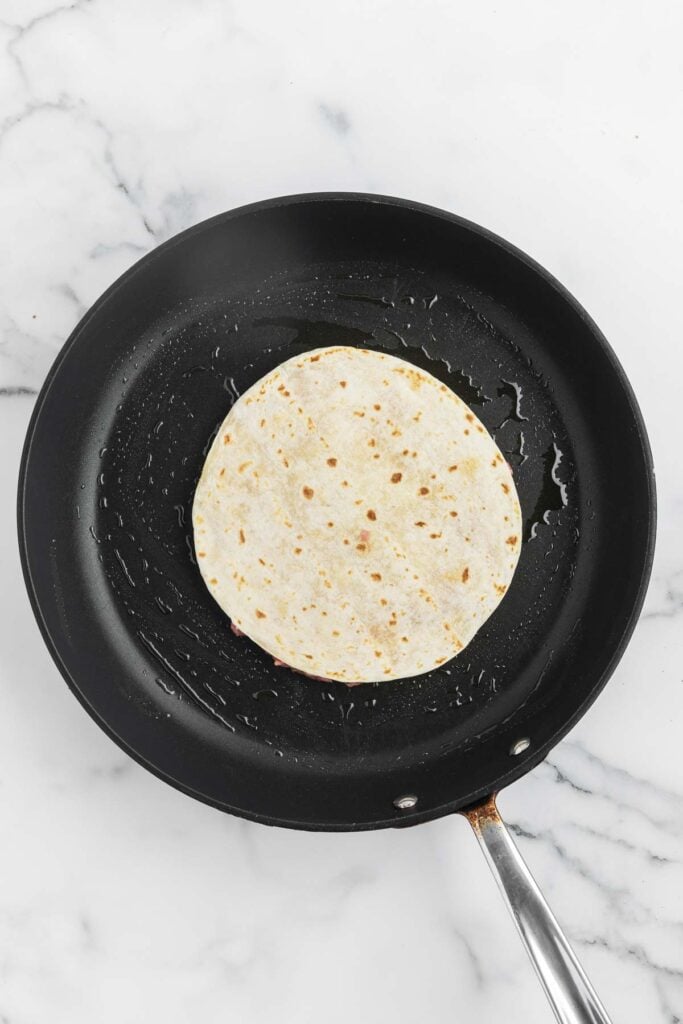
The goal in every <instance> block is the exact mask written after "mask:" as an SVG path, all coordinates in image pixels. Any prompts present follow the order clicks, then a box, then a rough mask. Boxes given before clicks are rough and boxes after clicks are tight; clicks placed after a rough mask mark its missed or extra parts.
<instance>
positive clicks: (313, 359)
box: [311, 356, 320, 363]
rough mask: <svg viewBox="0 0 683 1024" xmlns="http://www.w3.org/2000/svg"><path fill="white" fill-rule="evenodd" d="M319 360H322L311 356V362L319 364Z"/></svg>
mask: <svg viewBox="0 0 683 1024" xmlns="http://www.w3.org/2000/svg"><path fill="white" fill-rule="evenodd" d="M319 359H320V356H311V362H312V363H317V362H318V360H319Z"/></svg>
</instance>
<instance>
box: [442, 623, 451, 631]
mask: <svg viewBox="0 0 683 1024" xmlns="http://www.w3.org/2000/svg"><path fill="white" fill-rule="evenodd" d="M443 628H444V629H447V630H449V631H450V628H451V627H450V626H449V624H448V623H447V622H444V624H443Z"/></svg>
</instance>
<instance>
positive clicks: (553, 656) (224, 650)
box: [19, 193, 655, 1022]
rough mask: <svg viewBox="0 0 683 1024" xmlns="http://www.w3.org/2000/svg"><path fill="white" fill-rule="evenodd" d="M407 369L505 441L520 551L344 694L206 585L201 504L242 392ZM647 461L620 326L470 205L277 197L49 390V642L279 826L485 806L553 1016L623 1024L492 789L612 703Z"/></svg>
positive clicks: (45, 607)
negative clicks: (605, 700)
mask: <svg viewBox="0 0 683 1024" xmlns="http://www.w3.org/2000/svg"><path fill="white" fill-rule="evenodd" d="M339 343H341V344H346V345H360V346H364V347H371V348H378V349H383V350H387V351H391V352H394V353H396V354H397V355H399V356H401V357H403V358H405V359H408V360H411V361H412V362H414V363H416V364H417V365H419V366H422V367H425V368H427V369H428V370H429V371H430V372H431V373H433V374H435V375H436V376H437V377H440V378H441V379H442V380H444V381H445V382H446V383H448V385H449V386H450V387H452V388H453V390H454V391H456V392H457V393H458V394H459V395H460V396H461V397H462V398H463V399H464V400H465V401H466V402H468V403H469V404H470V405H471V406H472V407H473V408H475V411H476V412H477V415H478V416H479V417H480V419H481V420H482V421H483V422H484V424H485V425H486V426H487V427H488V429H489V430H490V431H491V432H492V434H493V435H494V436H495V438H496V440H497V442H498V444H499V446H500V447H501V449H502V450H503V451H504V452H505V453H506V457H507V458H508V460H509V462H510V464H511V466H512V469H513V473H514V477H515V481H516V484H517V488H518V491H519V494H520V499H521V504H522V510H523V514H524V521H525V533H524V544H523V547H522V554H521V558H520V563H519V566H518V569H517V573H516V575H515V578H514V580H513V583H512V586H511V588H510V591H509V592H508V594H507V595H506V597H505V599H504V600H503V602H502V603H501V605H500V607H499V608H498V609H497V610H496V612H495V613H494V615H493V616H492V617H491V618H490V619H489V621H488V622H487V623H486V624H485V625H484V627H483V628H482V629H481V631H480V632H479V633H478V635H477V636H476V637H475V639H474V640H473V641H472V643H471V644H470V645H469V646H468V647H467V649H466V650H465V651H464V652H463V653H462V654H461V655H460V656H459V657H458V658H456V659H455V660H453V661H451V662H450V663H448V664H447V665H444V666H442V667H441V668H439V669H436V670H435V671H433V672H431V673H428V674H427V675H422V676H420V677H418V678H415V679H405V680H402V681H400V682H397V683H384V684H368V685H363V686H359V687H355V688H353V689H347V688H346V687H345V686H343V685H342V684H337V683H323V682H319V681H317V680H312V679H308V678H305V677H303V676H301V675H297V674H295V673H294V672H292V671H290V670H289V669H287V668H284V667H276V666H275V665H274V664H273V661H272V659H271V658H269V657H268V655H267V654H265V653H264V652H263V651H261V650H260V649H258V648H257V647H256V646H255V645H254V644H253V643H251V641H249V640H248V639H246V638H238V637H236V636H234V635H233V634H232V633H231V632H230V630H229V629H228V623H227V620H226V618H225V617H224V616H223V614H222V613H221V611H220V609H219V608H218V607H217V606H216V605H215V604H214V602H213V601H212V599H211V598H210V596H209V594H208V592H207V591H206V589H205V587H204V584H203V582H202V580H201V577H200V574H199V572H198V570H197V566H196V562H195V557H194V550H193V543H192V536H191V526H190V509H191V504H192V497H193V492H194V487H195V484H196V481H197V479H198V476H199V472H200V470H201V467H202V463H203V460H204V457H205V454H206V452H207V450H208V446H209V444H210V443H211V440H212V437H213V434H214V432H215V430H216V429H217V427H218V425H219V424H220V422H221V421H222V419H223V418H224V416H225V414H226V412H227V410H228V408H229V406H230V404H231V403H232V402H233V401H234V400H235V398H236V397H237V396H238V395H239V394H240V393H241V392H242V391H243V390H244V389H245V388H246V387H248V386H249V385H250V384H252V383H253V382H254V381H255V380H257V379H258V378H259V377H260V376H262V375H263V374H264V373H266V372H267V371H268V370H270V369H272V368H273V367H274V366H275V365H277V364H278V363H279V362H281V361H283V360H284V359H286V358H288V357H290V356H292V355H294V354H296V353H297V352H299V351H305V350H307V349H311V348H315V347H319V346H322V345H327V344H339ZM654 524H655V499H654V482H653V470H652V461H651V456H650V451H649V447H648V442H647V437H646V433H645V429H644V426H643V422H642V419H641V416H640V413H639V411H638V407H637V405H636V402H635V399H634V397H633V393H632V391H631V388H630V386H629V384H628V381H627V380H626V377H625V376H624V373H623V371H622V369H621V367H620V366H619V363H618V362H617V360H616V358H615V356H614V354H613V352H612V351H611V349H610V348H609V346H608V344H607V342H606V341H605V339H604V337H603V336H602V334H601V333H600V331H599V330H598V328H597V327H596V326H595V324H594V323H593V322H592V321H591V319H590V318H589V317H588V315H587V314H586V313H585V311H584V310H583V309H582V308H581V307H580V306H579V304H578V303H577V302H576V301H575V300H574V299H573V298H572V297H571V296H570V295H569V294H568V293H567V292H566V291H565V289H564V288H562V287H561V285H559V284H558V282H557V281H555V280H554V279H553V278H552V277H551V276H550V275H549V274H548V273H546V271H544V270H543V269H542V268H541V267H539V266H538V265H537V264H536V263H534V262H533V261H532V260H530V259H529V258H528V257H527V256H525V255H524V254H523V253H521V252H519V250H517V249H515V248H514V247H513V246H511V245H509V244H508V243H507V242H505V241H503V240H502V239H500V238H497V237H496V236H494V235H492V234H490V233H489V232H488V231H485V230H483V229H482V228H480V227H477V226H476V225H474V224H471V223H469V222H467V221H464V220H462V219H460V218H458V217H455V216H452V215H450V214H447V213H444V212H442V211H440V210H435V209H432V208H429V207H425V206H421V205H419V204H416V203H411V202H406V201H403V200H398V199H391V198H386V197H382V196H373V195H356V194H345V193H342V194H336V193H331V194H328V193H323V194H313V195H304V196H293V197H288V198H284V199H275V200H271V201H268V202H261V203H257V204H254V205H252V206H247V207H243V208H242V209H239V210H235V211H232V212H230V213H226V214H223V215H221V216H218V217H214V218H213V219H211V220H208V221H206V222H204V223H202V224H199V225H197V226H196V227H194V228H191V229H190V230H189V231H186V232H184V233H183V234H181V235H178V236H177V237H175V238H173V239H171V240H170V241H169V242H166V243H165V244H164V245H162V246H160V247H159V248H158V249H156V250H155V251H154V252H152V253H151V254H149V255H148V256H146V257H144V258H143V259H142V260H140V262H139V263H137V264H136V265H135V266H134V267H133V268H132V269H131V270H130V271H129V272H128V273H126V274H124V276H123V277H121V278H120V279H119V281H117V282H116V283H115V284H114V285H113V286H112V287H111V288H110V289H109V290H108V291H107V292H106V293H105V294H104V295H103V296H102V298H101V299H99V301H98V302H97V303H96V304H95V305H94V306H93V308H92V309H91V310H90V312H89V313H88V314H87V315H86V316H85V317H84V319H83V320H82V321H81V323H80V324H79V325H78V327H77V328H76V330H75V331H74V333H73V334H72V336H71V338H70V339H69V341H68V342H67V344H66V345H65V347H64V349H63V350H62V352H61V353H60V355H59V357H58V359H57V361H56V362H55V365H54V366H53V368H52V370H51V372H50V374H49V376H48V379H47V381H46V383H45V385H44V387H43V390H42V392H41V394H40V396H39V398H38V401H37V403H36V407H35V411H34V414H33V417H32V420H31V424H30V427H29V431H28V437H27V440H26V445H25V449H24V455H23V461H22V466H21V474H20V481H19V538H20V547H21V555H22V561H23V569H24V575H25V579H26V584H27V587H28V591H29V595H30V598H31V601H32V604H33V609H34V612H35V615H36V618H37V620H38V623H39V626H40V628H41V631H42V633H43V637H44V639H45V641H46V643H47V645H48V647H49V649H50V651H51V653H52V656H53V658H54V659H55V661H56V663H57V665H58V667H59V669H60V671H61V672H62V674H63V676H64V678H65V679H66V681H67V683H68V684H69V686H70V687H71V689H72V690H73V692H74V693H75V695H76V696H77V697H78V698H79V700H80V701H81V702H82V703H83V705H84V706H85V707H86V709H87V710H88V712H89V713H90V714H91V715H92V716H93V717H94V718H95V720H96V721H97V722H98V723H99V724H100V725H101V726H102V728H103V729H104V730H105V731H106V732H107V733H108V734H109V735H110V736H111V737H112V738H113V739H114V740H116V742H117V743H118V744H119V745H120V746H121V747H123V748H124V750H126V751H127V752H128V753H129V754H130V755H131V756H132V757H134V758H135V759H136V760H138V761H139V762H140V763H141V764H143V765H145V767H147V768H149V769H150V770H151V771H153V772H154V773H155V774H157V775H158V776H160V777H161V778H163V779H165V780H166V781H167V782H170V783H171V784H172V785H174V786H176V787H177V788H179V789H181V790H182V791H184V792H185V793H188V794H190V795H191V796H194V797H196V798H198V799H200V800H204V801H206V802H207V803H210V804H213V805H214V806H216V807H219V808H221V809H222V810H226V811H230V812H232V813H234V814H239V815H242V816H244V817H246V818H251V819H253V820H255V821H260V822H264V823H267V824H272V825H285V826H289V827H293V828H303V829H327V830H360V829H369V828H384V827H388V826H403V825H413V824H417V823H419V822H422V821H427V820H429V819H431V818H436V817H438V816H440V815H443V814H449V813H451V812H454V811H463V812H464V813H466V814H467V816H468V817H469V820H470V822H471V823H472V825H473V826H474V829H475V832H476V834H477V836H478V838H479V839H480V841H481V843H482V845H483V846H484V849H485V851H486V853H487V856H488V858H489V861H490V863H491V865H492V867H493V870H494V873H495V874H496V875H497V877H498V880H499V881H500V883H501V885H502V886H503V887H504V889H505V891H506V894H507V899H508V902H509V904H510V906H511V909H512V912H513V915H514V917H515V920H516V922H517V924H518V927H519V928H520V931H521V932H522V936H523V938H524V940H525V942H526V944H527V948H528V949H529V952H530V954H531V956H532V959H533V960H534V963H535V966H536V968H537V970H538V972H539V974H540V975H541V978H542V981H543V984H544V986H545V988H546V991H547V993H548V995H549V997H550V999H551V1002H552V1003H553V1007H554V1010H555V1013H556V1014H557V1017H558V1019H559V1020H561V1021H564V1022H570V1021H571V1022H579V1021H581V1022H584V1021H606V1020H607V1017H606V1014H605V1011H604V1009H602V1007H601V1005H600V1003H599V1002H598V1000H597V997H596V996H595V993H594V992H593V990H592V989H591V987H590V985H589V983H588V981H587V980H586V978H585V975H584V974H583V972H582V971H581V968H580V967H579V965H578V963H577V962H576V959H575V958H574V955H573V953H572V952H571V950H570V948H569V946H568V945H567V942H566V940H565V939H564V938H563V936H562V934H561V932H560V931H559V929H558V927H557V924H556V922H555V920H554V918H553V917H552V915H551V913H550V911H549V910H548V908H547V906H546V905H545V903H544V902H543V899H542V897H541V895H540V892H539V891H538V889H537V888H536V886H535V883H534V882H533V880H532V879H531V876H530V875H529V874H528V871H527V870H526V868H525V866H524V864H523V862H522V861H521V859H520V857H519V854H518V853H517V852H516V850H515V849H514V847H513V846H512V842H511V839H510V837H509V835H508V834H507V832H506V831H505V827H504V825H503V824H502V822H501V820H500V818H499V816H498V814H497V811H496V809H495V804H494V802H493V796H492V795H493V794H495V793H496V792H497V791H498V790H500V789H501V788H502V787H504V786H507V785H508V784H509V783H511V782H513V781H514V780H515V779H517V778H519V777H520V776H521V775H523V774H525V773H526V772H527V771H529V770H530V769H531V768H533V767H534V765H536V764H538V762H539V761H541V760H542V759H543V757H544V756H545V755H546V754H547V752H548V751H549V750H550V748H551V747H552V746H553V745H554V744H555V743H557V742H558V741H559V740H560V739H561V738H562V737H563V736H564V735H565V734H566V733H567V732H568V730H569V729H570V728H571V727H572V725H574V723H575V722H576V721H577V720H578V719H579V718H580V716H581V715H582V714H583V713H584V711H586V709H587V708H588V707H589V705H590V704H591V703H592V701H593V700H594V699H595V698H596V696H597V695H598V693H599V692H600V690H601V689H602V687H603V686H604V684H605V682H606V681H607V679H608V678H609V676H610V674H611V672H612V671H613V669H614V667H615V666H616V664H617V661H618V660H619V657H620V656H621V654H622V652H623V650H624V647H625V645H626V643H627V641H628V638H629V636H630V634H631V631H632V629H633V626H634V624H635V622H636V619H637V617H638V613H639V610H640V607H641V604H642V600H643V597H644V592H645V588H646V585H647V580H648V577H649V571H650V565H651V560H652V551H653V543H654Z"/></svg>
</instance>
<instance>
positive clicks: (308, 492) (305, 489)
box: [301, 487, 315, 501]
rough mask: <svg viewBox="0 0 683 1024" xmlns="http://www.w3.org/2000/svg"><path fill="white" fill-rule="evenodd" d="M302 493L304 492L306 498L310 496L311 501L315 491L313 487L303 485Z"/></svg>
mask: <svg viewBox="0 0 683 1024" xmlns="http://www.w3.org/2000/svg"><path fill="white" fill-rule="evenodd" d="M301 493H302V494H303V496H304V498H308V500H309V501H310V500H311V498H312V497H313V495H314V494H315V491H314V490H313V488H312V487H302V489H301Z"/></svg>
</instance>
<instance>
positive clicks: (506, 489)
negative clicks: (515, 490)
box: [500, 484, 510, 494]
mask: <svg viewBox="0 0 683 1024" xmlns="http://www.w3.org/2000/svg"><path fill="white" fill-rule="evenodd" d="M500 486H501V487H502V488H503V490H504V491H505V493H506V494H509V493H510V488H509V486H508V485H507V484H501V485H500Z"/></svg>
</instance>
